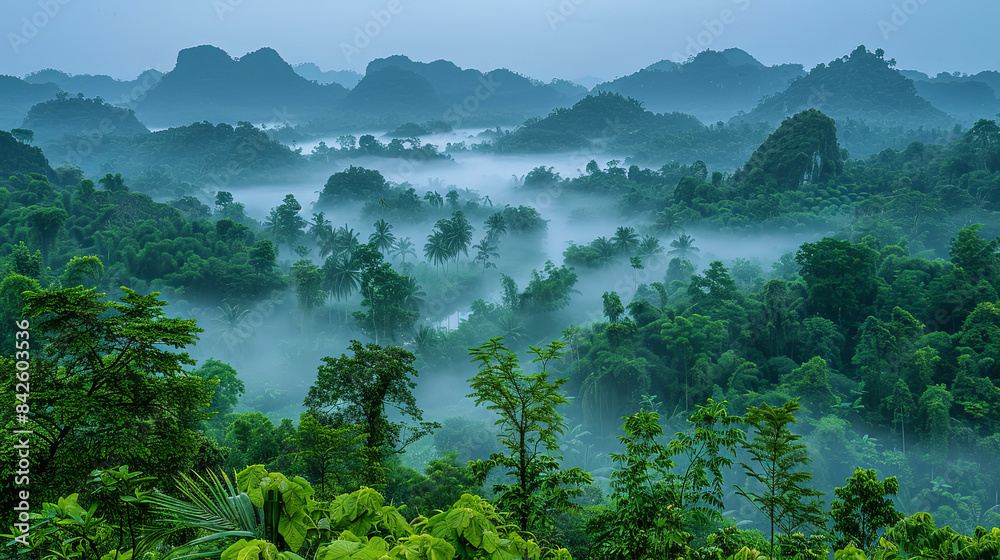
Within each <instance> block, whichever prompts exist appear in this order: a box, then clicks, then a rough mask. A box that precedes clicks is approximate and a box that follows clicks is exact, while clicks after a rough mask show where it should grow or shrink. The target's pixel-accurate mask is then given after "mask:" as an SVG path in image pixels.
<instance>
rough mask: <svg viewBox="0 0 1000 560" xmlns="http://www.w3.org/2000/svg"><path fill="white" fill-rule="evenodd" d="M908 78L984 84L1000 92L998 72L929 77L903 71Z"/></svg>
mask: <svg viewBox="0 0 1000 560" xmlns="http://www.w3.org/2000/svg"><path fill="white" fill-rule="evenodd" d="M901 73H902V74H903V75H904V76H906V77H907V78H910V79H911V80H913V81H914V82H920V81H924V82H933V83H953V82H983V83H984V84H986V85H988V86H990V87H991V88H993V91H996V92H1000V72H998V71H996V70H984V71H982V72H977V73H975V74H959V73H958V72H955V73H954V74H952V73H949V72H941V73H939V74H938V75H937V76H933V77H931V76H928V75H927V74H924V73H923V72H918V71H916V70H903V71H902V72H901Z"/></svg>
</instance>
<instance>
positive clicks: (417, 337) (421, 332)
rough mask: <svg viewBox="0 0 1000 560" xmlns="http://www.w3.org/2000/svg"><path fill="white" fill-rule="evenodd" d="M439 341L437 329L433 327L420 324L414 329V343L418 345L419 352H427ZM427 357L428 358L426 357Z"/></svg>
mask: <svg viewBox="0 0 1000 560" xmlns="http://www.w3.org/2000/svg"><path fill="white" fill-rule="evenodd" d="M436 342H437V331H436V330H434V328H433V327H429V326H427V325H420V326H419V327H418V328H416V329H414V331H413V343H414V344H416V346H417V351H418V352H421V353H423V352H425V351H427V350H428V349H430V348H433V347H434V346H435V343H436ZM425 359H426V358H425Z"/></svg>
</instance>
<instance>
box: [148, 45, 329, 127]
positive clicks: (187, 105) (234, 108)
mask: <svg viewBox="0 0 1000 560" xmlns="http://www.w3.org/2000/svg"><path fill="white" fill-rule="evenodd" d="M346 92H347V90H346V89H345V88H344V87H343V86H341V85H339V84H330V85H320V84H317V83H314V82H311V81H309V80H307V79H306V78H303V77H302V76H300V75H299V74H297V73H296V72H295V70H294V69H293V68H292V67H291V66H290V65H289V64H288V63H287V62H285V61H284V60H283V59H282V58H281V56H279V55H278V53H277V52H275V51H274V49H270V48H262V49H259V50H256V51H254V52H252V53H249V54H246V55H244V56H243V57H240V58H232V57H230V56H229V54H227V53H226V52H225V51H223V50H222V49H219V48H217V47H213V46H209V45H202V46H199V47H192V48H189V49H184V50H182V51H180V53H178V54H177V64H176V66H174V69H173V70H171V71H170V72H167V73H166V74H164V75H163V78H162V79H161V80H160V82H159V83H158V84H157V86H156V87H155V88H153V89H151V90H150V91H149V92H148V93H147V95H146V97H145V99H143V100H142V101H140V102H139V103H138V105H137V107H136V112H137V113H138V114H139V116H140V118H141V119H142V120H143V121H144V122H147V123H150V124H152V125H154V126H169V125H172V124H180V123H190V122H191V121H200V120H210V121H226V122H232V123H234V124H235V123H236V122H238V121H243V120H245V121H251V122H275V121H278V122H285V121H298V120H304V119H308V118H309V117H310V116H312V115H316V114H320V113H324V112H328V111H330V110H331V109H332V108H333V106H334V104H335V103H336V102H337V101H338V100H340V99H341V98H343V97H344V95H345V94H346Z"/></svg>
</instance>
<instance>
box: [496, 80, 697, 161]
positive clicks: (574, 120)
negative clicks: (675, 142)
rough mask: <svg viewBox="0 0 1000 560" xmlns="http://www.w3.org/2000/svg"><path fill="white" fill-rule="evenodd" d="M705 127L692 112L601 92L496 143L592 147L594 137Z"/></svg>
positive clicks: (508, 147) (515, 148) (503, 146)
mask: <svg viewBox="0 0 1000 560" xmlns="http://www.w3.org/2000/svg"><path fill="white" fill-rule="evenodd" d="M702 128H704V125H703V124H702V123H701V121H699V120H698V119H697V118H695V117H693V116H691V115H684V114H681V113H670V114H655V113H652V112H650V111H647V110H646V109H644V108H643V106H642V103H641V102H639V101H637V100H635V99H632V98H626V97H623V96H622V95H619V94H617V93H608V92H602V93H598V94H596V95H589V96H587V97H585V98H583V99H581V100H580V101H577V102H576V103H575V104H574V105H573V106H572V107H571V108H569V109H566V108H560V109H556V110H555V111H552V113H550V114H549V115H548V116H547V117H545V118H544V119H529V120H528V121H526V122H525V123H524V125H523V126H521V127H520V128H518V129H517V130H516V131H514V132H513V133H511V134H508V135H506V136H503V137H500V138H498V139H497V140H496V141H495V142H494V146H495V147H496V148H497V150H498V151H501V152H504V151H511V152H530V151H536V150H537V151H559V150H573V149H578V148H583V147H586V146H589V145H590V143H591V141H593V140H600V139H602V138H603V139H610V138H612V137H616V136H620V135H623V134H631V133H635V132H636V131H640V130H641V131H644V133H649V134H655V133H659V134H664V133H666V134H676V133H678V132H682V131H691V130H699V129H702Z"/></svg>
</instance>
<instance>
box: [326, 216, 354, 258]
mask: <svg viewBox="0 0 1000 560" xmlns="http://www.w3.org/2000/svg"><path fill="white" fill-rule="evenodd" d="M360 244H361V242H360V241H358V234H357V233H356V232H355V231H354V230H353V229H351V228H350V227H348V225H347V224H344V226H343V227H339V228H337V229H336V230H333V234H332V235H329V236H327V237H325V238H323V239H321V240H320V242H319V256H320V258H321V259H325V258H327V257H328V256H331V255H333V256H336V255H339V254H341V253H343V252H347V253H353V252H354V249H356V248H357V246H358V245H360Z"/></svg>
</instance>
